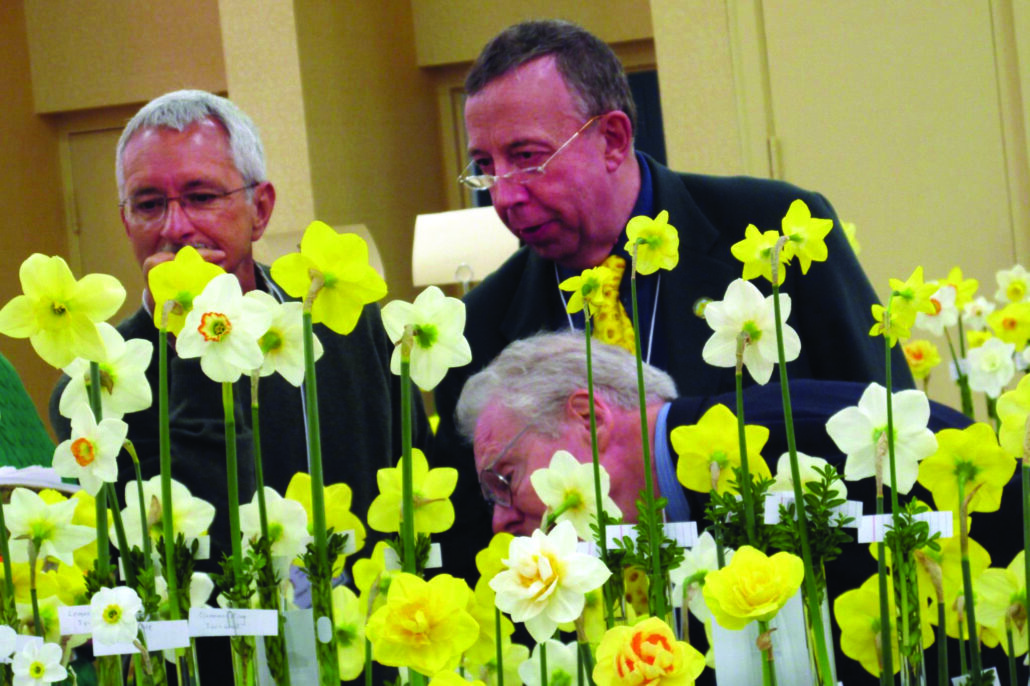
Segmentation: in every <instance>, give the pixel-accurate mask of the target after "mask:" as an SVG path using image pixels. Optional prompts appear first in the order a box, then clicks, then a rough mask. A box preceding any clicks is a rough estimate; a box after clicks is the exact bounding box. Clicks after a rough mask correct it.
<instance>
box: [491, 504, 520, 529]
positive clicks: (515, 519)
mask: <svg viewBox="0 0 1030 686" xmlns="http://www.w3.org/2000/svg"><path fill="white" fill-rule="evenodd" d="M522 519H523V516H522V513H521V512H519V511H518V510H516V509H515V508H514V507H501V506H500V505H494V514H493V528H494V533H495V534H499V533H501V532H502V531H507V532H508V533H517V531H516V527H517V526H518V525H519V524H520V523H521V522H522Z"/></svg>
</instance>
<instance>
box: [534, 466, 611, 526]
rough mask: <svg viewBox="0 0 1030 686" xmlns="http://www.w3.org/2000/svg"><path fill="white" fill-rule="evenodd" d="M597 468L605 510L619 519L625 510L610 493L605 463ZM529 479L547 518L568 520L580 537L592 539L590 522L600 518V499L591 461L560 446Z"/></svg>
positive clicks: (557, 520) (549, 519)
mask: <svg viewBox="0 0 1030 686" xmlns="http://www.w3.org/2000/svg"><path fill="white" fill-rule="evenodd" d="M598 469H599V470H600V478H601V483H600V487H601V499H602V502H603V503H604V511H605V513H607V514H608V515H609V516H611V517H614V518H615V519H620V518H621V517H622V511H621V510H620V509H619V506H618V505H616V504H615V501H613V500H612V499H611V498H610V497H609V496H608V491H609V489H610V488H611V484H610V479H609V477H608V472H607V471H606V470H605V468H604V467H599V468H598ZM529 481H530V483H531V484H532V485H533V490H534V491H536V494H537V497H538V498H540V501H541V502H542V503H543V504H544V505H546V506H547V512H546V514H545V519H547V521H552V519H553V521H554V522H561V521H565V520H568V521H569V522H571V523H572V526H574V527H575V528H576V534H577V535H578V536H579V537H580V538H582V539H583V540H584V541H589V540H592V539H593V534H592V533H591V531H590V525H591V524H595V523H596V522H597V499H596V497H595V493H594V467H593V465H592V464H591V463H590V462H580V461H579V460H577V459H576V458H575V457H573V455H572V453H570V452H568V451H566V450H559V451H557V452H555V453H554V455H552V456H551V462H550V464H549V465H548V466H547V467H545V468H541V469H537V470H536V471H534V472H533V473H532V474H530V476H529Z"/></svg>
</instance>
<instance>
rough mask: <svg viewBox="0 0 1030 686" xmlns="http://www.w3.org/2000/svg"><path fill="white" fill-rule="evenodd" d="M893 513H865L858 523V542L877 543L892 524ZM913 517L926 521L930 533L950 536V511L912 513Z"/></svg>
mask: <svg viewBox="0 0 1030 686" xmlns="http://www.w3.org/2000/svg"><path fill="white" fill-rule="evenodd" d="M893 517H894V516H893V515H889V514H882V515H866V516H864V517H862V519H861V520H860V521H859V523H858V542H859V543H877V542H879V541H882V540H883V537H884V535H885V534H886V533H887V532H888V531H890V529H891V527H892V526H893ZM913 519H916V520H918V521H921V522H926V523H927V524H929V525H930V535H931V536H932V535H933V534H936V533H939V534H940V535H941V538H951V537H952V535H953V533H952V519H951V511H950V510H945V511H943V512H920V513H919V514H917V515H913Z"/></svg>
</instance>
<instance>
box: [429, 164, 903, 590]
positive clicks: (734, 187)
mask: <svg viewBox="0 0 1030 686" xmlns="http://www.w3.org/2000/svg"><path fill="white" fill-rule="evenodd" d="M644 158H645V161H646V164H647V165H648V168H649V170H650V173H651V179H652V183H653V189H654V209H655V212H656V213H657V212H658V211H661V210H667V211H668V212H669V223H670V224H672V225H673V226H675V227H676V228H677V229H678V231H679V239H680V250H679V254H680V258H679V264H678V266H677V267H676V268H675V269H674V270H672V271H671V272H663V273H662V275H661V281H660V292H659V296H658V300H659V303H658V310H659V315H658V317H659V324H658V329H657V331H658V333H656V336H660V343H659V344H660V345H661V346H662V348H663V349H664V353H665V354H664V357H665V359H666V362H665V364H664V365H661V364H660V365H658V366H661V367H663V368H664V369H665V371H667V372H668V373H669V374H670V375H671V376H672V377H673V379H675V381H676V384H677V386H678V388H679V392H680V394H681V395H683V396H692V395H696V396H708V395H712V394H716V393H723V392H729V391H732V390H733V387H734V382H733V370H732V369H719V368H715V367H711V366H709V365H708V364H706V363H705V362H704V361H703V360H702V359H701V349H702V347H703V346H704V343H705V341H707V340H708V338H709V337H710V336H711V334H712V331H711V329H710V328H709V327H708V325H707V324H706V323H705V322H704V320H702V319H701V318H699V317H698V316H696V315H695V314H694V313H693V311H692V305H693V303H694V302H695V301H697V300H698V299H699V298H709V299H712V300H722V299H723V296H724V294H725V292H726V287H727V285H728V284H729V283H730V282H731V281H733V280H734V279H736V278H739V277H740V276H741V274H742V265H741V263H740V262H738V261H737V260H736V258H734V257H733V256H732V255H731V254H730V246H732V245H733V244H734V243H736V242H738V241H740V240H742V239H743V237H744V229H745V228H746V227H747V225H748V224H755V225H756V226H758V227H759V228H760V229H762V230H769V229H779V228H780V222H781V220H782V218H783V216H784V215H785V214H786V213H787V209H788V208H789V207H790V203H791V202H793V201H794V200H796V199H799V198H800V199H802V200H804V201H805V202H806V203H807V204H808V207H809V209H810V210H811V212H812V216H814V217H823V218H832V219H833V220H834V224H835V226H834V230H833V231H831V232H830V234H829V236H827V239H826V243H827V247H828V249H829V260H828V261H827V262H825V263H814V264H813V265H812V267H811V269H810V270H809V272H808V274H806V275H804V276H802V275H801V270H800V269H799V268H798V267H797V266H791V267H790V269H789V270H788V273H787V278H786V281H785V282H784V285H783V286H782V288H781V291H782V292H784V293H788V294H790V296H791V300H792V310H791V314H790V317H789V318H788V320H787V323H788V324H790V325H791V326H793V327H794V328H795V329H796V330H797V332H798V334H799V335H800V337H801V343H802V350H801V356H800V357H799V358H798V359H797V360H795V361H794V362H791V363H789V364H788V365H787V369H788V372H789V373H790V375H791V377H792V378H816V379H838V380H846V381H865V382H868V381H873V380H877V381H880V382H881V383H882V382H883V378H884V367H885V365H884V353H883V340H882V338H877V339H874V338H870V336H869V335H868V332H869V328H870V327H871V326H872V323H873V320H872V317H871V314H870V306H871V305H872V304H873V303H875V302H877V298H876V295H875V293H874V292H873V289H872V287H871V286H870V284H869V281H868V279H867V278H866V276H865V274H864V273H863V271H862V269H861V267H860V266H859V264H858V261H857V259H856V258H855V255H854V253H853V252H852V250H851V248H850V247H849V246H848V243H847V240H846V238H845V236H844V233H843V230H841V229H840V227H839V222H838V221H837V217H836V214H835V213H834V211H833V208H832V207H831V206H830V204H829V203H828V202H827V201H826V200H825V199H824V198H823V197H822V196H821V195H818V194H816V193H811V192H808V191H804V190H802V189H800V188H797V187H795V186H792V185H790V184H787V183H783V182H780V181H770V180H764V179H755V178H749V177H727V178H720V177H712V176H702V175H698V174H676V173H674V172H672V171H670V170H669V169H667V168H666V167H664V166H662V165H660V164H658V163H657V162H655V161H654V160H652V159H651V158H649V157H647V156H646V155H645V156H644ZM756 285H758V286H759V288H761V289H763V290H764V291H765V292H769V288H768V284H767V283H764V280H759V281H756ZM465 304H466V306H467V324H466V327H465V337H466V338H467V339H468V341H469V344H470V346H471V348H472V362H471V364H469V365H468V366H465V367H459V368H457V369H452V370H451V371H450V373H449V374H448V375H447V377H446V378H445V379H444V381H443V382H442V383H441V384H440V386H438V387H437V390H436V396H435V397H436V409H437V411H438V412H439V414H440V427H439V429H438V433H437V442H436V448H437V462H438V463H439V464H445V465H449V466H453V467H456V468H457V469H458V473H459V475H460V476H459V480H458V488H457V490H456V491H455V495H454V501H455V506H456V507H457V508H458V511H459V512H461V513H463V519H464V521H465V524H463V525H462V526H460V527H458V526H456V527H455V530H454V531H453V532H452V533H451V534H450V535H445V536H443V537H441V543H442V544H443V546H444V552H443V558H444V565H445V567H446V568H447V570H448V571H450V572H451V573H453V574H457V575H463V576H466V577H467V578H468V579H469V580H470V581H471V580H474V578H475V576H476V572H475V567H474V565H473V562H472V558H471V555H473V554H474V553H475V551H476V550H478V549H479V548H480V547H482V546H485V545H486V543H487V542H488V541H489V536H490V517H489V510H488V508H487V507H486V505H485V503H483V501H482V498H481V497H480V494H479V485H478V482H477V477H476V473H475V471H474V469H473V466H472V465H473V460H472V451H471V448H470V446H468V445H467V444H465V443H464V442H463V441H462V439H461V438H460V437H459V436H458V435H457V434H456V432H455V426H454V408H455V406H456V404H457V401H458V396H459V395H460V393H461V388H462V385H463V384H464V383H465V380H466V379H467V378H468V377H469V376H471V375H472V374H474V373H475V372H476V371H478V370H479V369H481V368H483V367H484V366H486V365H487V364H488V363H489V362H490V361H491V360H492V359H493V358H494V357H495V356H496V355H497V354H498V353H499V352H501V350H503V349H504V347H505V346H507V345H508V343H510V342H511V341H514V340H518V339H521V338H525V337H527V336H531V335H533V334H535V333H537V332H539V331H542V330H554V329H559V328H563V327H567V319H566V317H565V314H564V309H563V304H562V301H561V300H560V299H559V297H558V286H557V283H556V279H555V269H554V264H553V263H552V262H549V261H546V260H543V259H541V258H540V257H538V256H537V255H536V254H535V253H533V252H532V251H531V250H530V249H529V248H528V247H523V248H521V249H520V250H519V251H518V252H516V253H515V254H514V255H513V256H512V257H511V258H509V259H508V261H507V262H505V263H504V264H503V265H502V266H501V267H500V268H499V269H498V270H497V271H496V272H494V273H493V274H491V275H489V276H488V277H487V278H486V279H485V280H484V281H483V282H482V283H481V284H480V285H478V286H476V287H475V288H473V289H472V291H470V292H469V294H468V295H467V296H466V297H465ZM893 360H894V362H893V364H894V379H895V386H896V387H898V388H901V387H910V386H911V385H912V380H911V375H910V374H909V372H908V368H907V366H906V365H905V362H904V358H903V356H902V355H901V354H900V351H899V352H898V353H897V354H895V355H894V357H893Z"/></svg>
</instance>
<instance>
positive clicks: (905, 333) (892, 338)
mask: <svg viewBox="0 0 1030 686" xmlns="http://www.w3.org/2000/svg"><path fill="white" fill-rule="evenodd" d="M872 311H873V320H874V321H875V322H876V323H875V324H873V328H871V329H869V335H870V336H883V337H885V338H886V339H887V342H888V343H890V345H891V347H892V348H893V347H894V344H895V343H897V342H898V341H899V340H906V339H907V338H908V337H909V336H911V335H912V325H911V324H909V325H907V326H906V325H905V323H904V320H903V319H902V318H900V317H895V316H894V315H893V314H891V315H890V317H888V316H887V308H886V307H884V306H883V305H880V304H879V303H875V304H874V305H873V306H872Z"/></svg>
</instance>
